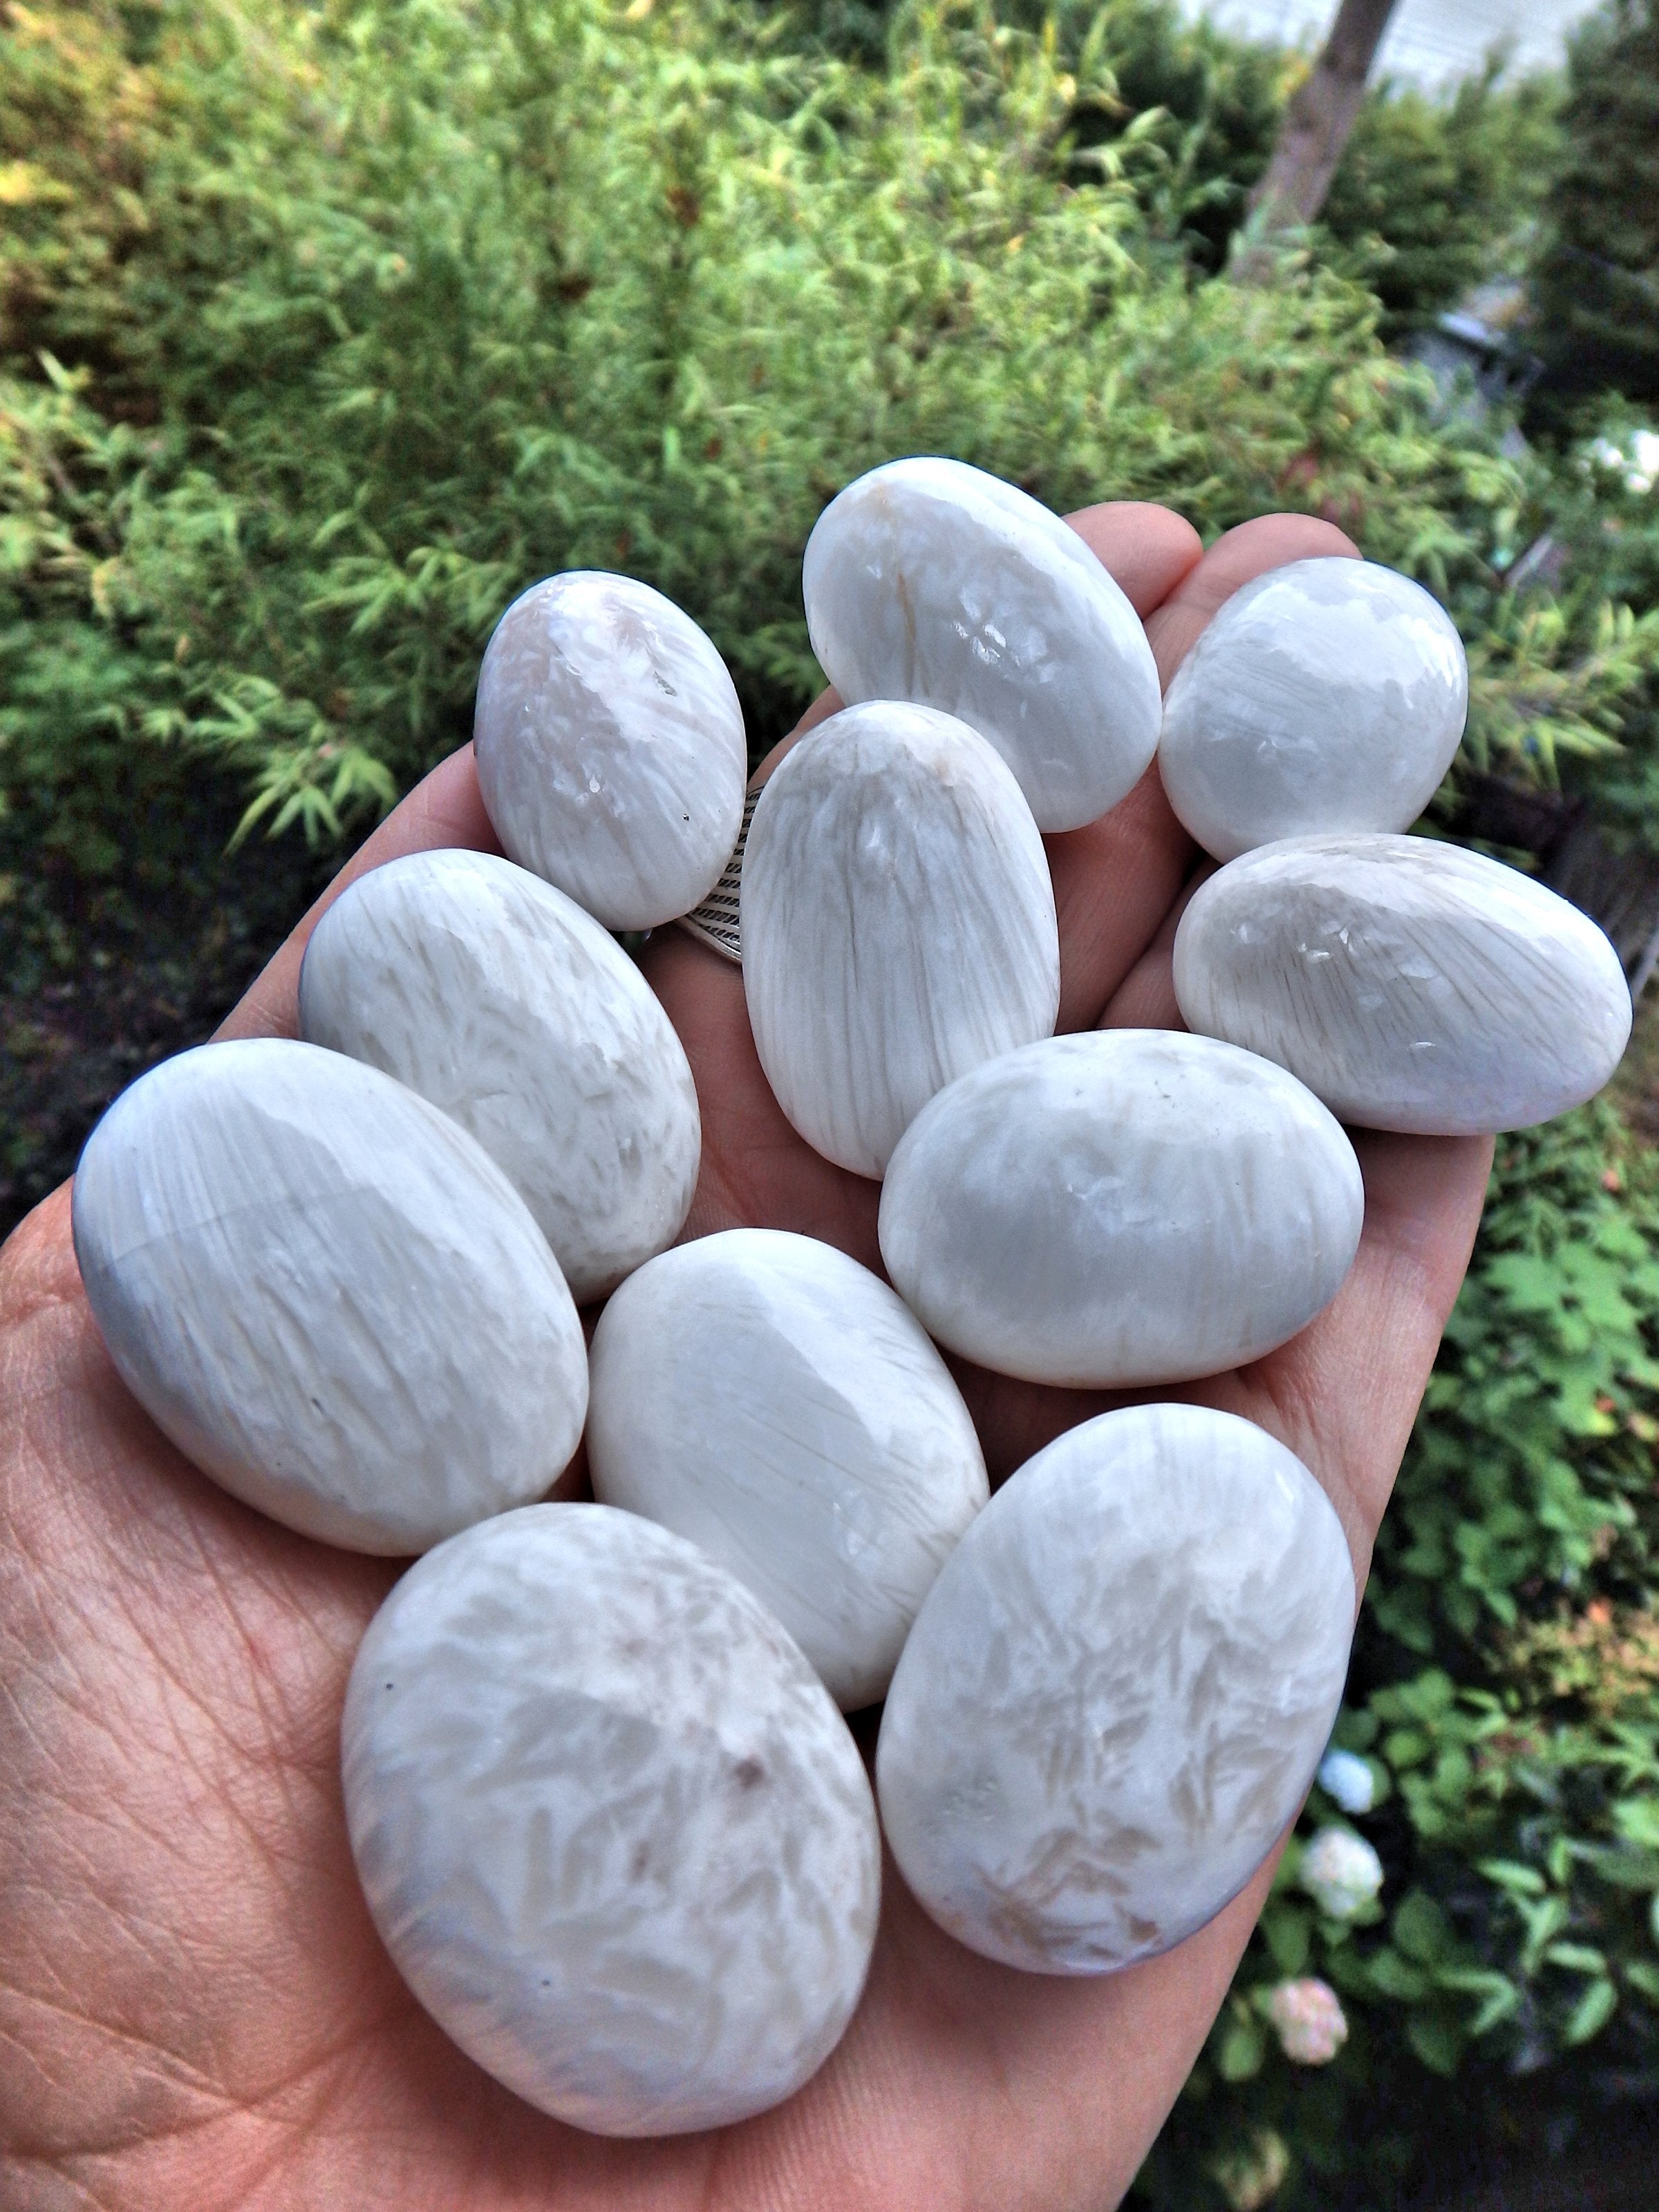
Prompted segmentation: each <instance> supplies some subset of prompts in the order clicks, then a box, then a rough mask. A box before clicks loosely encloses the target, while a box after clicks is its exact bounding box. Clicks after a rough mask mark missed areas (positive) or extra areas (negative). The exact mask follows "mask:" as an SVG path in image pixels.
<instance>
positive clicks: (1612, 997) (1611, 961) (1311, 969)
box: [1175, 836, 1631, 1136]
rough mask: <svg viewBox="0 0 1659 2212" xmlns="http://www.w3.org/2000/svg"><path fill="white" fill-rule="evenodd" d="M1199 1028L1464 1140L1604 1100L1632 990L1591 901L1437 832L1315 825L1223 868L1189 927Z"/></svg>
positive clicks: (1339, 1106) (1186, 967) (1184, 995)
mask: <svg viewBox="0 0 1659 2212" xmlns="http://www.w3.org/2000/svg"><path fill="white" fill-rule="evenodd" d="M1175 983H1176V997H1177V999H1178V1000H1180V1002H1181V1011H1182V1015H1183V1017H1184V1018H1185V1019H1186V1020H1187V1022H1188V1024H1190V1026H1191V1027H1192V1028H1194V1029H1195V1030H1204V1031H1206V1033H1207V1034H1209V1035H1210V1036H1223V1037H1229V1038H1231V1040H1232V1041H1233V1042H1234V1043H1236V1044H1241V1045H1244V1046H1246V1047H1248V1048H1249V1050H1250V1051H1252V1052H1259V1053H1261V1054H1264V1055H1265V1056H1266V1057H1267V1059H1269V1060H1277V1061H1278V1062H1279V1065H1280V1066H1284V1067H1288V1068H1289V1069H1291V1072H1292V1073H1294V1074H1296V1075H1297V1076H1299V1077H1300V1078H1301V1079H1302V1080H1303V1082H1304V1083H1305V1084H1306V1085H1308V1087H1309V1089H1310V1091H1316V1092H1317V1094H1318V1095H1319V1097H1322V1099H1323V1100H1324V1101H1325V1103H1326V1104H1327V1105H1328V1106H1329V1107H1330V1109H1331V1110H1332V1111H1333V1112H1334V1113H1335V1114H1339V1115H1341V1117H1342V1119H1343V1120H1344V1121H1353V1122H1358V1123H1359V1124H1361V1125H1362V1126H1364V1127H1367V1128H1372V1129H1407V1130H1413V1131H1415V1132H1417V1133H1419V1134H1420V1135H1430V1136H1456V1135H1467V1134H1471V1133H1483V1132H1486V1131H1491V1130H1496V1129H1519V1128H1524V1127H1528V1126H1530V1125H1531V1124H1532V1123H1533V1122H1534V1121H1547V1120H1548V1119H1549V1117H1550V1116H1551V1115H1553V1114H1560V1113H1563V1112H1565V1109H1567V1108H1568V1107H1569V1106H1577V1105H1578V1104H1580V1103H1582V1102H1583V1100H1584V1099H1586V1098H1589V1097H1592V1096H1593V1095H1594V1094H1595V1092H1596V1091H1599V1090H1600V1089H1601V1085H1603V1084H1604V1083H1605V1082H1606V1081H1607V1078H1608V1076H1609V1075H1611V1074H1612V1073H1613V1069H1614V1068H1615V1067H1616V1066H1618V1064H1619V1058H1620V1054H1621V1053H1622V1052H1623V1051H1624V1049H1625V1046H1626V1042H1627V1041H1628V1039H1629V1036H1630V1025H1631V1002H1630V990H1629V987H1628V986H1627V985H1626V981H1625V975H1624V970H1623V969H1622V968H1621V967H1620V963H1619V956H1618V954H1617V953H1616V952H1615V951H1613V947H1612V945H1609V944H1608V942H1607V939H1606V938H1605V937H1604V936H1603V935H1602V933H1601V931H1600V930H1599V929H1598V928H1597V927H1595V923H1594V922H1593V921H1590V920H1589V917H1588V915H1583V914H1581V913H1580V912H1579V911H1578V909H1577V907H1574V906H1569V905H1568V903H1567V902H1566V901H1565V899H1563V898H1558V897H1557V896H1556V895H1555V893H1554V892H1553V891H1550V890H1545V888H1544V886H1543V885H1542V884H1536V883H1534V882H1532V881H1531V879H1530V878H1528V877H1526V876H1523V875H1521V874H1519V873H1517V872H1516V870H1515V869H1513V868H1506V867H1504V866H1501V865H1500V863H1499V862H1498V861H1496V860H1486V859H1484V858H1483V857H1482V856H1481V855H1480V854H1478V853H1466V852H1464V851H1462V848H1459V847H1457V846H1455V845H1440V844H1434V843H1431V842H1430V841H1429V840H1428V839H1427V838H1424V837H1389V836H1370V837H1302V838H1297V839H1294V840H1286V842H1285V843H1283V844H1280V845H1272V846H1267V847H1264V848H1262V849H1261V851H1260V852H1255V853H1247V854H1245V855H1244V856H1243V859H1241V860H1234V861H1231V862H1230V863H1229V865H1228V866H1226V867H1225V868H1223V869H1221V870H1220V872H1218V874H1216V875H1213V876H1212V877H1211V878H1210V880H1209V882H1208V883H1206V884H1204V885H1203V886H1202V887H1201V888H1200V890H1199V892H1198V894H1197V896H1195V897H1194V900H1193V902H1192V904H1191V905H1190V906H1189V907H1188V909H1187V911H1186V914H1185V915H1183V916H1182V922H1181V927H1180V928H1179V930H1178V931H1177V932H1176V945H1175Z"/></svg>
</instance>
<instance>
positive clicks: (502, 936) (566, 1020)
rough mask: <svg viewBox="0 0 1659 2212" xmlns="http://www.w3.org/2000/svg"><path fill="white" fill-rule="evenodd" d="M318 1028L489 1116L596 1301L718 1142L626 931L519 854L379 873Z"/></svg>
mask: <svg viewBox="0 0 1659 2212" xmlns="http://www.w3.org/2000/svg"><path fill="white" fill-rule="evenodd" d="M300 1027H301V1033H302V1034H303V1035H304V1036H306V1037H307V1039H308V1040H309V1041H310V1042H312V1043H313V1044H320V1045H326V1046H327V1047H328V1048H329V1049H330V1050H331V1051H333V1052H343V1053H349V1054H350V1055H351V1057H352V1058H353V1059H354V1060H367V1061H368V1062H369V1064H370V1065H371V1066H374V1067H380V1068H384V1069H385V1071H386V1073H387V1074H388V1075H395V1076H396V1077H397V1079H398V1081H399V1082H400V1083H406V1084H407V1085H409V1087H410V1090H411V1091H419V1092H420V1094H421V1096H422V1097H423V1098H429V1099H430V1100H431V1101H432V1103H433V1104H434V1105H435V1106H441V1107H442V1109H443V1110H444V1112H445V1113H446V1114H449V1115H453V1117H454V1119H455V1120H456V1121H459V1123H460V1124H461V1126H462V1127H463V1128H465V1129H470V1130H471V1133H472V1134H473V1135H474V1136H475V1137H476V1138H477V1139H478V1142H479V1143H480V1144H481V1145H482V1146H483V1148H484V1150H485V1152H488V1153H489V1157H490V1158H491V1159H493V1160H494V1161H495V1164H496V1165H497V1166H498V1167H500V1168H501V1169H503V1170H505V1172H506V1174H507V1177H508V1179H509V1181H510V1182H512V1183H513V1187H514V1188H516V1189H517V1191H518V1192H519V1194H520V1196H521V1197H522V1198H523V1200H524V1201H525V1203H526V1206H529V1208H530V1211H531V1212H532V1214H533V1215H534V1216H535V1218H536V1220H537V1223H538V1225H539V1227H540V1229H541V1231H542V1233H543V1234H544V1236H545V1237H546V1238H547V1241H548V1243H550V1245H551V1246H552V1247H553V1251H554V1255H555V1257H556V1259H557V1261H558V1262H559V1265H560V1267H561V1268H562V1270H563V1273H564V1278H565V1280H566V1281H567V1282H568V1284H569V1285H570V1289H571V1292H572V1295H573V1296H574V1297H575V1298H576V1299H577V1301H578V1302H579V1303H584V1302H586V1300H587V1299H590V1298H596V1297H601V1296H602V1295H603V1294H604V1293H605V1291H608V1290H610V1289H611V1288H612V1287H613V1286H614V1285H616V1284H617V1283H618V1282H620V1281H621V1280H622V1279H623V1276H624V1275H626V1274H627V1273H629V1272H630V1270H631V1269H633V1268H635V1267H638V1266H639V1264H640V1262H641V1261H642V1260H648V1259H649V1258H650V1257H651V1255H652V1254H653V1252H660V1251H662V1250H663V1249H665V1247H666V1246H668V1245H670V1244H671V1243H673V1241H674V1239H675V1237H677V1236H678V1234H679V1231H680V1227H681V1225H682V1223H683V1222H684V1219H685V1217H686V1213H687V1212H688V1211H689V1209H690V1204H691V1194H692V1192H693V1190H694V1189H695V1188H696V1181H697V1163H698V1159H699V1157H700V1155H701V1152H702V1123H701V1121H700V1120H699V1118H698V1114H697V1093H696V1085H694V1084H693V1082H692V1080H691V1070H690V1066H689V1064H688V1062H687V1060H686V1057H685V1053H684V1048H682V1046H681V1044H680V1041H679V1039H678V1037H677V1036H675V1034H674V1030H673V1027H672V1025H671V1023H670V1021H669V1019H668V1017H667V1015H666V1014H665V1013H664V1012H663V1010H662V1007H661V1006H660V1005H659V1002H658V1000H657V999H656V996H655V994H653V991H652V990H651V987H650V986H649V985H648V984H647V982H646V981H645V978H644V977H643V976H642V975H641V974H640V971H639V969H637V968H636V967H635V964H634V963H633V962H632V961H631V960H630V959H629V957H628V955H627V954H626V953H625V952H624V951H623V950H622V948H621V947H620V946H619V945H617V941H616V939H614V938H613V937H611V935H610V934H609V933H607V932H606V931H605V930H603V929H601V928H600V927H599V924H598V922H596V921H593V920H592V918H591V917H590V916H589V915H586V914H585V913H584V912H583V911H582V909H581V908H580V907H579V906H578V905H577V904H576V902H575V901H574V899H571V898H567V897H566V896H565V894H564V893H563V892H562V891H561V890H555V889H554V888H553V886H552V884H545V883H544V882H543V881H542V880H541V878H539V877H538V876H532V875H531V874H530V873H529V872H528V871H527V870H526V869H524V868H517V867H514V866H513V863H512V862H511V861H510V860H501V859H499V858H497V857H496V856H495V854H490V853H469V852H460V851H454V852H449V851H440V852H430V853H410V854H406V855H405V856H404V858H402V859H401V860H389V861H387V862H386V865H385V866H383V867H379V868H375V869H373V870H372V871H371V872H369V873H368V875H366V876H360V877H359V878H357V881H356V883H355V884H352V885H351V886H350V888H349V890H345V891H344V892H343V893H342V894H341V896H340V897H339V898H337V900H336V901H335V902H334V904H333V905H332V906H331V907H330V908H329V909H328V911H327V913H326V914H325V915H324V916H323V918H322V920H321V921H319V923H318V925H317V927H316V929H315V930H314V931H313V933H312V938H311V941H310V943H309V944H308V945H307V947H306V957H305V964H304V966H303V967H302V968H301V970H300Z"/></svg>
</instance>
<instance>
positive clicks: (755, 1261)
mask: <svg viewBox="0 0 1659 2212" xmlns="http://www.w3.org/2000/svg"><path fill="white" fill-rule="evenodd" d="M587 1453H588V1465H589V1468H590V1470H591V1472H592V1479H593V1490H594V1494H595V1496H596V1497H598V1498H601V1499H603V1500H604V1501H605V1504H611V1505H619V1506H623V1507H625V1508H626V1509H627V1510H629V1512H632V1513H641V1514H643V1515H645V1516H646V1517H647V1519H648V1520H652V1521H656V1522H661V1523H662V1525H663V1526H664V1527H665V1528H672V1529H675V1530H677V1531H678V1534H680V1535H682V1536H686V1537H689V1538H690V1540H691V1541H693V1542H694V1543H696V1544H700V1545H701V1546H702V1548H703V1549H704V1551H706V1552H707V1553H709V1555H710V1556H711V1557H712V1558H714V1559H719V1560H720V1562H721V1564H722V1565H725V1566H726V1567H729V1568H730V1569H731V1571H732V1573H733V1574H734V1575H736V1576H737V1577H738V1579H739V1581H741V1582H743V1583H745V1584H746V1585H747V1586H748V1588H749V1589H751V1590H753V1591H754V1593H755V1595H757V1597H758V1598H759V1599H760V1600H761V1601H763V1603H764V1604H765V1605H767V1606H769V1607H770V1609H771V1610H772V1612H773V1613H775V1615H776V1617H777V1618H778V1620H781V1622H782V1624H783V1626H785V1627H786V1628H787V1630H788V1632H789V1633H790V1634H791V1636H793V1638H794V1639H795V1641H796V1643H797V1644H799V1646H800V1648H801V1650H803V1651H804V1652H805V1655H806V1656H807V1658H808V1659H809V1660H810V1661H811V1664H812V1666H813V1667H814V1668H815V1669H816V1670H817V1674H818V1675H819V1676H820V1678H821V1679H822V1680H823V1683H824V1685H825V1686H826V1687H827V1688H828V1690H829V1693H830V1695H831V1696H832V1697H833V1698H834V1699H836V1703H837V1704H838V1705H842V1707H844V1708H845V1709H846V1710H848V1711H852V1710H853V1709H854V1707H856V1706H859V1705H870V1704H872V1703H873V1702H874V1700H875V1699H878V1698H879V1697H880V1696H881V1695H882V1693H883V1692H884V1690H885V1689H886V1687H887V1684H888V1681H889V1680H890V1677H891V1675H892V1672H893V1668H894V1666H895V1664H896V1661H897V1659H898V1655H899V1652H900V1651H901V1650H902V1648H903V1644H904V1639H905V1637H906V1635H907V1634H908V1632H909V1627H910V1624H911V1622H912V1621H913V1620H915V1614H916V1608H917V1607H918V1606H919V1605H920V1604H921V1601H922V1599H923V1598H924V1597H925V1596H926V1595H927V1591H928V1589H930V1588H931V1587H932V1584H933V1578H934V1577H935V1576H936V1575H937V1574H938V1572H939V1568H940V1567H941V1566H942V1565H944V1563H945V1559H947V1558H948V1557H949V1556H950V1553H951V1550H952V1548H953V1547H954V1546H955V1545H956V1543H957V1540H958V1539H959V1538H960V1536H961V1534H962V1532H963V1529H964V1528H966V1527H967V1526H968V1524H969V1522H970V1521H971V1520H972V1519H973V1517H974V1516H975V1513H977V1512H978V1510H980V1508H981V1506H982V1505H983V1504H984V1503H985V1498H986V1479H985V1462H984V1459H983V1457H982V1455H981V1451H980V1448H979V1440H978V1438H977V1437H976V1436H975V1433H974V1425H973V1423H972V1421H971V1420H970V1419H969V1414H968V1409H967V1407H965V1406H964V1405H963V1402H962V1396H961V1393H960V1392H959V1391H958V1390H957V1386H956V1384H955V1383H953V1382H952V1381H951V1376H950V1372H949V1370H947V1368H946V1367H945V1362H944V1361H943V1360H942V1359H941V1358H939V1353H938V1352H936V1351H935V1350H934V1349H933V1345H932V1344H931V1343H930V1342H929V1341H928V1339H927V1333H926V1331H925V1330H924V1329H923V1328H922V1327H921V1323H920V1322H918V1321H916V1319H915V1316H913V1315H912V1314H911V1313H910V1312H909V1311H908V1309H907V1308H906V1307H905V1305H904V1304H903V1303H902V1300H901V1299H900V1298H898V1297H896V1295H895V1293H894V1292H893V1291H890V1290H889V1289H888V1287H887V1285H886V1284H885V1283H884V1282H883V1281H882V1280H881V1279H880V1278H879V1277H878V1276H876V1275H872V1273H870V1271H869V1269H868V1268H867V1267H860V1265H859V1263H858V1261H856V1260H853V1259H849V1258H848V1255H847V1254H846V1253H844V1252H839V1251H837V1250H836V1249H835V1248H834V1247H833V1246H832V1245H829V1244H821V1243H817V1241H816V1240H815V1239H814V1238H812V1237H796V1236H792V1235H790V1234H788V1233H787V1231H782V1230H777V1229H729V1230H726V1231H722V1232H721V1233H720V1235H718V1236H714V1237H700V1238H699V1239H697V1240H696V1242H695V1243H690V1244H683V1245H681V1246H680V1248H679V1249H678V1251H673V1252H665V1253H664V1254H663V1255H662V1257H661V1258H660V1259H657V1260H653V1261H649V1262H648V1263H647V1265H646V1266H645V1267H641V1269H640V1271H639V1273H637V1274H635V1275H633V1276H631V1277H630V1278H629V1280H628V1281H627V1282H626V1283H624V1284H623V1286H622V1288H621V1290H619V1291H617V1294H616V1296H615V1297H613V1298H612V1299H611V1303H610V1304H609V1305H607V1306H606V1308H605V1311H604V1313H603V1314H602V1315H601V1316H600V1317H599V1327H598V1328H597V1330H596V1331H595V1333H594V1337H593V1346H592V1407H591V1410H590V1412H589V1415H588V1427H587Z"/></svg>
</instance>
